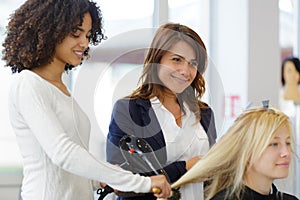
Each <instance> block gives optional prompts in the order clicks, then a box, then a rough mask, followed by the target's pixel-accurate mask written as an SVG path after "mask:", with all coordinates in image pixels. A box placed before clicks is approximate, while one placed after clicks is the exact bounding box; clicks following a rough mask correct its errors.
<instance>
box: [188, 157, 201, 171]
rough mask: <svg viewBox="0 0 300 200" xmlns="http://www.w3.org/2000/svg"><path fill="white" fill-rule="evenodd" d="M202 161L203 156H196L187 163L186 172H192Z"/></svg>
mask: <svg viewBox="0 0 300 200" xmlns="http://www.w3.org/2000/svg"><path fill="white" fill-rule="evenodd" d="M200 159H201V156H195V157H193V158H191V159H189V160H187V161H185V168H186V170H187V171H188V170H190V169H191V168H192V167H193V166H194V165H195V164H196V163H197V162H198V161H199V160H200Z"/></svg>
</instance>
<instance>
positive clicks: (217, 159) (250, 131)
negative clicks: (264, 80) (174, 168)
mask: <svg viewBox="0 0 300 200" xmlns="http://www.w3.org/2000/svg"><path fill="white" fill-rule="evenodd" d="M265 105H266V104H265ZM293 145H294V138H293V133H292V127H291V123H290V120H289V118H288V117H287V116H286V115H285V114H284V113H283V112H281V111H279V110H277V109H276V108H274V107H269V106H268V105H267V106H264V107H263V108H262V107H260V108H251V109H248V110H246V111H244V112H243V113H242V114H241V115H240V116H239V117H238V118H237V119H236V120H235V122H234V123H233V125H232V126H231V127H230V128H229V130H228V131H227V133H226V134H225V135H223V136H222V138H220V140H219V141H218V142H217V143H216V144H215V145H214V146H213V147H212V148H211V149H210V151H209V152H208V153H207V154H206V155H205V156H204V157H203V158H202V159H201V160H200V161H199V162H198V163H196V164H195V165H194V167H193V168H192V169H191V170H190V171H189V172H187V173H186V174H185V175H184V176H183V177H181V179H179V180H178V181H177V182H176V183H174V184H173V185H172V187H174V188H177V187H180V186H183V185H186V184H189V183H193V182H197V181H207V182H208V185H207V187H206V199H207V200H209V199H211V200H224V199H227V200H239V199H243V200H253V199H255V200H276V199H278V200H296V199H297V198H296V197H295V196H292V195H289V194H286V193H282V192H280V191H279V190H278V189H277V188H276V186H275V185H274V184H273V181H274V180H275V179H282V178H285V177H287V176H288V174H289V167H290V166H291V165H292V163H291V161H292V154H293Z"/></svg>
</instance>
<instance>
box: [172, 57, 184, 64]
mask: <svg viewBox="0 0 300 200" xmlns="http://www.w3.org/2000/svg"><path fill="white" fill-rule="evenodd" d="M171 60H172V61H173V62H176V63H181V62H182V58H180V57H176V56H173V57H172V58H171Z"/></svg>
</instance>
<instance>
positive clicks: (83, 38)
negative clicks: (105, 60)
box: [79, 36, 89, 49]
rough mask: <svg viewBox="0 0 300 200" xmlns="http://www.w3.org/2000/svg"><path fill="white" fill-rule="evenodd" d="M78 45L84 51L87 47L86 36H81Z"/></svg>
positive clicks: (87, 40)
mask: <svg viewBox="0 0 300 200" xmlns="http://www.w3.org/2000/svg"><path fill="white" fill-rule="evenodd" d="M79 45H80V46H81V47H82V48H83V49H86V48H88V46H89V39H88V38H87V37H86V36H82V37H81V38H80V43H79Z"/></svg>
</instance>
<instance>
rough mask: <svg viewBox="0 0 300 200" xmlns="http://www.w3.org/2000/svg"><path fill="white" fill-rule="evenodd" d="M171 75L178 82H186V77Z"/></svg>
mask: <svg viewBox="0 0 300 200" xmlns="http://www.w3.org/2000/svg"><path fill="white" fill-rule="evenodd" d="M171 77H173V78H174V79H175V80H176V81H177V82H180V83H187V82H188V80H187V79H182V78H179V77H177V76H173V75H171Z"/></svg>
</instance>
